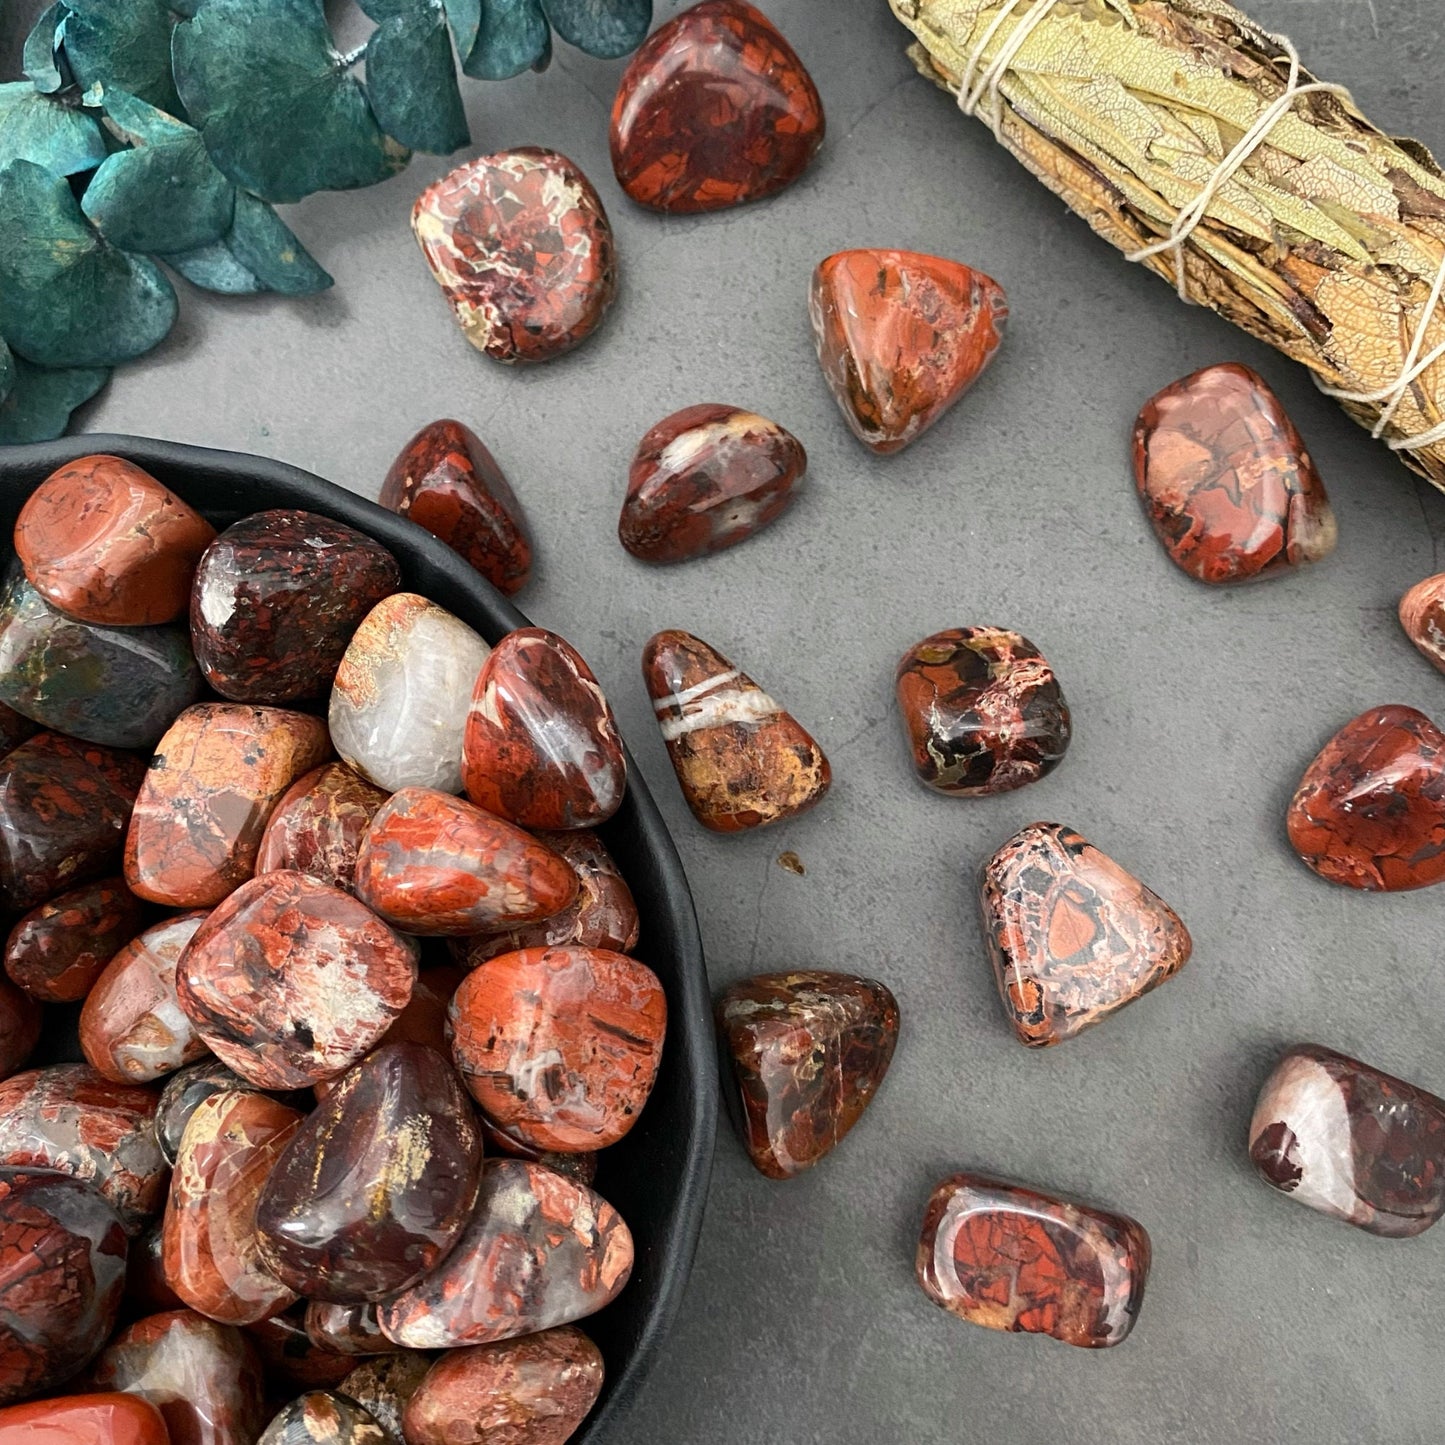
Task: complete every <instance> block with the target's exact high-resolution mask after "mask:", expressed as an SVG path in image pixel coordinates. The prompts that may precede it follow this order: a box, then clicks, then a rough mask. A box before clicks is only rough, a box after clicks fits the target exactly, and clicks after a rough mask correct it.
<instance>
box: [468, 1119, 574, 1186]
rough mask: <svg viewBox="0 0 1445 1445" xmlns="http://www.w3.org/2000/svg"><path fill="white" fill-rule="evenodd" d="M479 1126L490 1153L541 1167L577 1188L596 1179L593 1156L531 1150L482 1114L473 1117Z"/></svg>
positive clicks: (551, 1150) (530, 1146)
mask: <svg viewBox="0 0 1445 1445" xmlns="http://www.w3.org/2000/svg"><path fill="white" fill-rule="evenodd" d="M477 1123H478V1124H479V1125H480V1126H481V1130H482V1139H483V1141H484V1142H485V1144H486V1146H487V1148H488V1149H490V1150H491V1151H492V1152H493V1153H501V1154H508V1155H510V1156H511V1157H512V1158H514V1159H525V1160H526V1161H527V1162H528V1163H529V1164H545V1165H546V1166H547V1168H548V1169H553V1170H555V1171H556V1172H557V1173H558V1174H561V1175H564V1176H565V1177H566V1178H568V1179H574V1180H576V1182H577V1183H578V1184H591V1183H592V1181H593V1180H594V1179H596V1178H597V1155H596V1154H595V1153H592V1152H590V1151H589V1152H587V1153H584V1154H559V1153H558V1152H557V1151H556V1150H555V1149H535V1148H533V1147H532V1145H530V1144H526V1143H523V1141H522V1140H520V1139H517V1138H514V1137H513V1136H512V1135H511V1134H509V1133H508V1132H507V1131H506V1130H505V1129H503V1128H501V1127H500V1126H499V1125H497V1124H495V1123H493V1121H492V1120H490V1119H489V1118H487V1116H486V1115H485V1114H478V1115H477Z"/></svg>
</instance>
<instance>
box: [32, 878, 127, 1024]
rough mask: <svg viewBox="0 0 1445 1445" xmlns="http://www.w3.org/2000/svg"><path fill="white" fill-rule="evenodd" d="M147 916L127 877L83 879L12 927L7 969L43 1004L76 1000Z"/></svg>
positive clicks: (83, 994)
mask: <svg viewBox="0 0 1445 1445" xmlns="http://www.w3.org/2000/svg"><path fill="white" fill-rule="evenodd" d="M143 921H144V907H143V905H142V903H141V901H140V899H139V898H137V897H136V896H135V895H134V894H133V893H132V892H131V891H130V889H129V888H127V887H126V886H125V880H124V879H123V878H101V879H98V880H97V881H96V882H94V883H82V884H81V885H80V887H79V888H72V889H70V890H69V891H68V892H66V893H62V894H61V895H60V896H59V897H58V898H52V899H51V900H50V902H49V903H42V904H41V905H40V907H39V908H32V909H31V910H30V912H29V913H27V914H26V915H25V917H24V918H22V919H21V920H20V922H19V923H17V924H16V925H15V927H14V928H12V929H11V930H10V938H9V940H8V941H7V943H6V945H5V972H6V973H8V974H9V975H10V977H11V979H12V980H13V981H14V982H15V983H17V984H19V985H20V987H21V988H23V989H24V990H25V992H26V993H28V994H29V995H30V996H31V997H32V998H37V999H39V1000H40V1001H41V1002H42V1003H76V1002H78V1001H79V1000H80V999H83V998H84V997H85V996H86V994H88V993H89V992H90V990H91V986H92V985H93V984H94V983H95V981H96V979H98V978H99V977H100V975H101V973H102V972H103V971H104V969H105V966H106V964H108V963H109V962H110V961H111V959H112V958H114V957H115V955H116V953H117V952H118V951H119V950H120V949H121V948H123V947H124V946H125V945H126V944H127V943H129V942H130V941H131V939H132V938H134V937H135V936H136V934H137V933H139V932H140V929H141V924H142V922H143Z"/></svg>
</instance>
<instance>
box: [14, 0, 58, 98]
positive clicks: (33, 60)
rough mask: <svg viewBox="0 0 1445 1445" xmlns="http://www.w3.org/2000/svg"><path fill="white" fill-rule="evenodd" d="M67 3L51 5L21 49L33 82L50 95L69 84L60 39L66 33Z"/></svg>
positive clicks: (28, 73)
mask: <svg viewBox="0 0 1445 1445" xmlns="http://www.w3.org/2000/svg"><path fill="white" fill-rule="evenodd" d="M67 13H68V12H67V11H66V8H65V6H64V5H48V6H46V8H45V9H44V10H42V11H41V12H40V18H39V19H38V20H37V21H36V22H35V24H34V25H33V26H31V28H30V34H29V35H27V36H26V37H25V48H24V49H23V50H22V51H21V52H20V65H21V68H22V69H23V70H24V71H25V74H26V76H27V77H28V78H29V80H30V83H31V84H32V85H33V86H34V87H35V88H36V90H38V91H42V92H43V93H44V94H46V95H49V94H51V93H52V92H54V91H57V90H59V89H61V87H62V86H64V85H65V83H66V79H65V72H64V70H63V69H62V68H61V64H60V54H59V51H60V42H61V38H62V37H63V36H64V34H65V17H66V15H67Z"/></svg>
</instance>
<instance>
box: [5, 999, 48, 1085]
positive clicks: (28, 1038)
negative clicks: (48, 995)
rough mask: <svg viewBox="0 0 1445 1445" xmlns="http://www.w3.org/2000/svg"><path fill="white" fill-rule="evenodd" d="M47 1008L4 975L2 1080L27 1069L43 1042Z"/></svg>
mask: <svg viewBox="0 0 1445 1445" xmlns="http://www.w3.org/2000/svg"><path fill="white" fill-rule="evenodd" d="M43 1015H44V1010H43V1009H42V1008H41V1007H40V1005H39V1004H38V1003H37V1002H36V1001H35V999H33V998H32V997H31V996H30V995H29V994H28V993H24V992H22V991H21V990H20V989H18V988H16V987H15V985H14V984H13V983H11V982H10V980H9V979H8V978H0V1080H4V1079H8V1078H9V1077H10V1075H11V1074H13V1073H15V1072H16V1070H18V1069H23V1068H24V1067H25V1065H26V1063H27V1062H28V1061H29V1059H30V1055H31V1054H32V1053H34V1052H35V1045H36V1044H38V1043H39V1042H40V1027H41V1024H42V1022H43Z"/></svg>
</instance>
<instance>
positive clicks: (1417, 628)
mask: <svg viewBox="0 0 1445 1445" xmlns="http://www.w3.org/2000/svg"><path fill="white" fill-rule="evenodd" d="M1400 626H1401V627H1403V628H1404V629H1405V636H1406V637H1408V638H1409V639H1410V641H1411V642H1413V643H1414V644H1415V646H1416V647H1417V648H1418V649H1419V650H1420V652H1421V653H1422V654H1423V655H1424V656H1425V657H1428V658H1429V659H1430V661H1431V662H1432V663H1433V664H1434V665H1435V666H1436V667H1437V668H1439V669H1440V671H1441V672H1445V572H1440V573H1438V574H1437V575H1436V576H1434V577H1427V578H1425V580H1424V581H1423V582H1417V583H1416V584H1415V585H1414V586H1413V587H1412V588H1411V589H1410V590H1409V591H1408V592H1407V593H1406V594H1405V595H1404V596H1403V597H1402V598H1401V599H1400Z"/></svg>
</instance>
